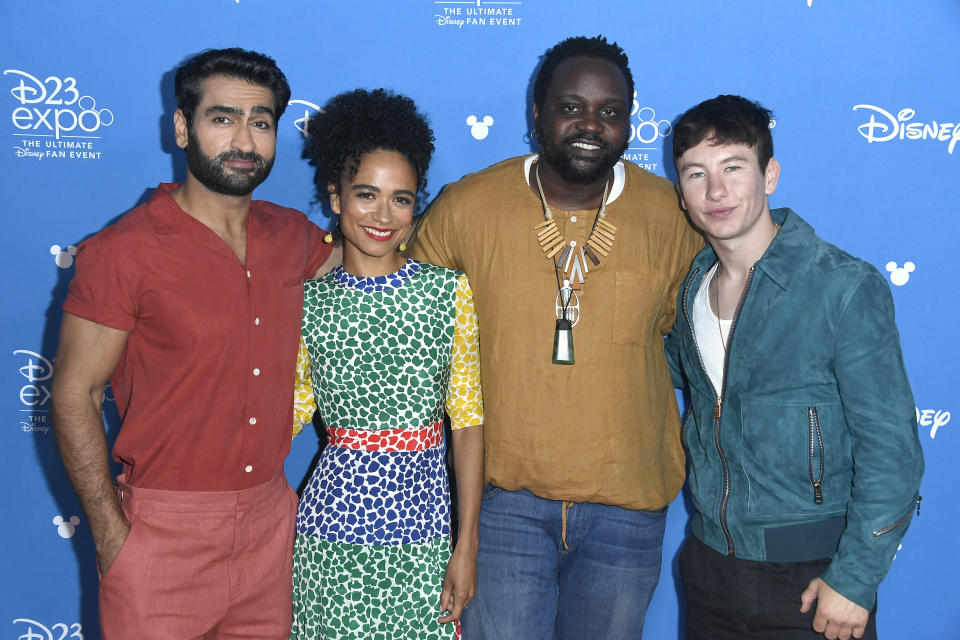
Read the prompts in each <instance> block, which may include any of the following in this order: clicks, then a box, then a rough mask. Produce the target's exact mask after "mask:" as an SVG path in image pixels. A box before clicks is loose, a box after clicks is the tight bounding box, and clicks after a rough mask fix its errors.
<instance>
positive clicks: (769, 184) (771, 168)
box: [763, 158, 780, 196]
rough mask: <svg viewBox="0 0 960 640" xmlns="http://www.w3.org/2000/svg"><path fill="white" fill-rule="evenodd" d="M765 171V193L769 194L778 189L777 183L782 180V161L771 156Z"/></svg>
mask: <svg viewBox="0 0 960 640" xmlns="http://www.w3.org/2000/svg"><path fill="white" fill-rule="evenodd" d="M763 173H764V181H765V184H764V193H766V194H767V195H768V196H769V195H772V194H773V192H774V191H776V190H777V183H778V182H780V163H779V162H777V159H776V158H770V161H769V162H767V169H766V171H764V172H763Z"/></svg>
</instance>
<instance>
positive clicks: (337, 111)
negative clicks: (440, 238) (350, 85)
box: [303, 89, 434, 208]
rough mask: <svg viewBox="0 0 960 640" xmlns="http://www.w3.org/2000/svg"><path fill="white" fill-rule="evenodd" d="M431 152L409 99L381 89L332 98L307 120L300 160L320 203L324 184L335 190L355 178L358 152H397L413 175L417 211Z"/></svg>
mask: <svg viewBox="0 0 960 640" xmlns="http://www.w3.org/2000/svg"><path fill="white" fill-rule="evenodd" d="M433 148H434V147H433V131H432V130H431V129H430V125H429V124H427V119H426V117H425V116H424V115H423V114H421V113H420V112H419V111H417V105H416V104H414V102H413V100H411V99H410V98H408V97H406V96H403V95H399V94H396V93H392V92H390V91H387V90H385V89H374V90H373V91H366V90H364V89H356V90H355V91H348V92H346V93H341V94H340V95H337V96H334V97H333V98H331V99H330V101H329V102H327V104H325V105H324V107H323V110H322V111H319V112H318V113H316V114H314V115H313V116H312V117H311V118H310V120H309V121H307V139H306V142H305V144H304V148H303V157H304V158H305V159H307V160H308V161H309V164H310V165H311V166H313V167H315V171H314V175H313V184H314V189H315V194H316V200H317V201H318V202H323V201H325V200H326V199H327V197H328V195H329V194H328V191H327V186H328V185H330V184H334V185H336V186H337V188H339V187H340V181H341V180H350V179H352V178H353V176H355V175H356V173H357V170H358V169H359V168H360V160H361V158H362V157H363V155H364V154H367V153H370V152H372V151H378V150H383V151H394V152H396V153H399V154H400V155H402V156H403V157H404V158H406V160H407V162H409V163H410V166H411V167H412V168H413V172H414V173H415V174H416V176H417V208H419V206H420V205H421V204H422V203H423V201H424V199H425V198H426V196H427V194H426V186H427V169H428V168H429V166H430V158H431V156H432V155H433Z"/></svg>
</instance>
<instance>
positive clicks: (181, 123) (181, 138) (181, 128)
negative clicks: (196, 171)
mask: <svg viewBox="0 0 960 640" xmlns="http://www.w3.org/2000/svg"><path fill="white" fill-rule="evenodd" d="M173 133H174V136H175V137H176V140H177V146H178V147H180V148H181V149H186V148H187V143H188V142H190V127H188V126H187V117H186V116H185V115H183V110H182V109H177V110H176V111H175V112H174V114H173Z"/></svg>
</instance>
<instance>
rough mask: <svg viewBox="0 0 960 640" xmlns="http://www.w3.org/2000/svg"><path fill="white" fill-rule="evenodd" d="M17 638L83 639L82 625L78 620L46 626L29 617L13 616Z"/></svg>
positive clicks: (39, 639)
mask: <svg viewBox="0 0 960 640" xmlns="http://www.w3.org/2000/svg"><path fill="white" fill-rule="evenodd" d="M13 624H15V625H17V631H16V632H17V633H19V634H20V635H18V636H16V638H17V640H83V627H82V626H81V625H80V623H79V622H74V623H72V624H67V623H66V622H58V623H56V624H54V625H51V626H49V627H48V626H47V625H45V624H43V623H42V622H37V621H36V620H31V619H30V618H15V619H14V620H13Z"/></svg>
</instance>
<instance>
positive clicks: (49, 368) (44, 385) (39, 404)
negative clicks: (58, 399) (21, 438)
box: [13, 349, 53, 435]
mask: <svg viewBox="0 0 960 640" xmlns="http://www.w3.org/2000/svg"><path fill="white" fill-rule="evenodd" d="M13 355H15V356H18V357H20V358H22V360H21V362H22V365H21V366H20V368H19V371H20V375H21V376H23V380H21V383H22V386H21V387H20V389H19V392H18V396H19V398H20V429H21V430H22V431H23V432H25V433H33V432H38V433H42V434H43V435H47V434H48V433H50V397H51V396H50V379H51V378H52V377H53V363H52V362H50V361H49V360H47V359H46V358H45V357H43V356H42V355H40V354H39V353H36V352H35V351H28V350H26V349H17V350H16V351H14V352H13Z"/></svg>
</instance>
